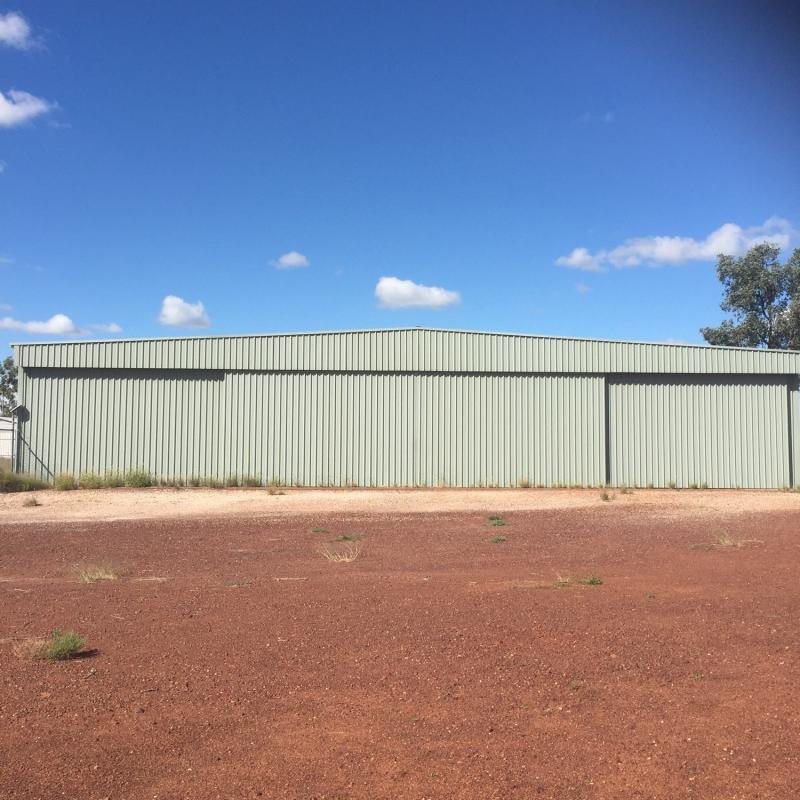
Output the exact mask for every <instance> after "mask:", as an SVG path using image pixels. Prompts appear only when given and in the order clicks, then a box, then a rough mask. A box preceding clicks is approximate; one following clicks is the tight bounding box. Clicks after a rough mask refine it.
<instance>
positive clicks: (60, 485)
mask: <svg viewBox="0 0 800 800" xmlns="http://www.w3.org/2000/svg"><path fill="white" fill-rule="evenodd" d="M53 486H54V487H55V488H56V489H57V490H58V491H59V492H71V491H72V490H73V489H77V488H78V481H76V480H75V476H74V475H71V474H70V473H69V472H61V473H59V474H58V475H56V477H55V479H54V480H53Z"/></svg>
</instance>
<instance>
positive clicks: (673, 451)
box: [608, 375, 792, 488]
mask: <svg viewBox="0 0 800 800" xmlns="http://www.w3.org/2000/svg"><path fill="white" fill-rule="evenodd" d="M608 398H609V400H608V402H609V465H610V481H611V482H612V483H614V484H628V485H630V486H647V485H654V486H669V485H670V484H672V483H674V484H675V485H677V486H679V487H686V486H693V485H694V486H700V485H705V484H707V485H708V486H709V487H712V488H715V487H716V488H735V487H741V488H759V487H783V486H789V485H790V484H791V482H792V476H791V466H790V465H791V460H790V454H791V439H790V417H789V408H790V394H789V386H788V384H787V381H786V380H785V379H783V378H771V379H770V378H767V377H765V376H760V377H752V376H751V377H733V376H728V377H719V378H712V377H709V376H704V377H702V378H700V377H684V378H680V377H678V376H675V375H665V376H660V377H659V376H652V377H647V376H627V377H621V378H616V379H612V380H610V381H609V387H608Z"/></svg>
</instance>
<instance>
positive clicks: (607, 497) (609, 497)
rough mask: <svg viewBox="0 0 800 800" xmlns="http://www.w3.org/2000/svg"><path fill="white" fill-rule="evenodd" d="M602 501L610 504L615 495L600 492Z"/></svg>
mask: <svg viewBox="0 0 800 800" xmlns="http://www.w3.org/2000/svg"><path fill="white" fill-rule="evenodd" d="M600 499H601V500H602V501H603V502H604V503H610V502H611V501H612V500H613V499H614V495H613V494H610V493H609V492H600Z"/></svg>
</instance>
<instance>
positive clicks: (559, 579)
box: [553, 573, 575, 589]
mask: <svg viewBox="0 0 800 800" xmlns="http://www.w3.org/2000/svg"><path fill="white" fill-rule="evenodd" d="M574 580H575V579H574V578H573V577H572V575H561V574H560V573H556V579H555V581H554V582H553V588H554V589H563V588H564V587H565V586H571V585H572V582H573V581H574Z"/></svg>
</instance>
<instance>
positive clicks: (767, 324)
mask: <svg viewBox="0 0 800 800" xmlns="http://www.w3.org/2000/svg"><path fill="white" fill-rule="evenodd" d="M779 257H780V250H779V248H777V247H775V246H774V245H771V244H759V245H756V246H755V247H753V248H752V249H751V250H750V251H749V252H748V253H746V254H745V255H744V256H742V257H741V258H734V257H733V256H718V259H717V277H718V278H719V279H720V281H721V282H722V286H723V288H724V292H725V294H724V297H723V300H722V303H721V304H720V308H721V309H722V310H723V311H727V312H729V313H730V314H731V315H732V319H726V320H725V321H724V322H723V323H722V324H721V325H720V326H719V327H717V328H701V329H700V333H702V334H703V338H704V339H705V340H706V341H707V342H708V343H709V344H715V345H723V346H725V347H767V348H770V349H775V350H786V349H800V248H798V249H797V250H795V251H794V253H793V254H792V256H791V258H789V260H788V261H787V262H786V263H785V264H781V262H780V261H779Z"/></svg>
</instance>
